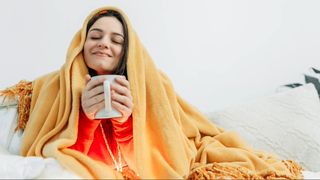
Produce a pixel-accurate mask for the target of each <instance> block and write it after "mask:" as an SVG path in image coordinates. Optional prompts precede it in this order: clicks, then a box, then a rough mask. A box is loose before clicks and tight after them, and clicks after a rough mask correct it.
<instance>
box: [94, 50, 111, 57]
mask: <svg viewBox="0 0 320 180" xmlns="http://www.w3.org/2000/svg"><path fill="white" fill-rule="evenodd" d="M92 54H94V55H96V56H100V57H112V56H111V55H110V54H109V53H107V52H103V51H94V52H93V53H92Z"/></svg>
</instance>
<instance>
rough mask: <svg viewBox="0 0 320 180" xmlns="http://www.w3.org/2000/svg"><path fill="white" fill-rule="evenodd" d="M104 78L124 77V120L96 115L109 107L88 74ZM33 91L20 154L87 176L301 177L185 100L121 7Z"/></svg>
mask: <svg viewBox="0 0 320 180" xmlns="http://www.w3.org/2000/svg"><path fill="white" fill-rule="evenodd" d="M106 74H121V75H124V76H125V77H126V78H118V79H116V84H115V85H114V86H112V87H111V90H112V91H113V93H112V102H113V104H112V105H113V107H114V108H116V109H117V110H118V111H119V112H121V114H122V117H121V118H105V119H95V118H94V115H95V114H96V113H97V111H99V110H100V109H101V108H103V107H104V103H103V102H104V96H103V94H104V87H103V82H104V80H105V79H103V78H97V79H91V77H92V76H95V75H106ZM26 86H27V87H28V88H29V89H27V90H28V92H29V94H28V93H24V95H23V96H24V97H29V98H30V96H31V97H32V99H31V103H30V101H28V102H24V101H20V103H24V105H25V106H21V107H26V108H23V109H20V110H19V111H21V112H22V114H28V113H29V112H30V116H29V118H28V121H27V122H26V123H27V124H26V127H25V130H24V139H23V142H22V147H21V154H22V155H25V156H34V155H35V156H43V157H53V158H56V159H57V160H58V161H59V162H60V163H61V164H62V165H63V166H64V167H66V168H67V169H69V170H72V171H73V172H75V173H76V174H78V175H79V176H81V177H84V178H98V179H103V178H112V179H115V178H129V179H130V178H131V179H137V178H141V179H149V178H152V179H154V178H161V179H171V178H172V179H173V178H175V179H182V178H189V179H205V178H208V179H226V178H228V179H230V178H234V179H260V178H269V179H273V178H288V179H300V178H301V177H302V175H301V167H300V166H299V165H298V164H297V163H295V162H294V161H291V160H283V161H281V160H279V159H277V158H275V157H273V156H270V155H269V154H264V153H258V152H257V151H255V150H253V149H252V148H251V147H250V146H248V145H247V144H246V143H245V142H244V141H243V140H242V139H241V138H240V137H239V136H238V135H237V134H236V133H233V132H227V131H224V130H223V129H221V128H219V127H217V126H216V125H215V124H213V123H211V122H210V121H209V120H208V119H207V118H206V117H205V116H204V115H203V114H202V113H200V112H199V111H198V110H196V109H195V108H193V107H192V106H191V105H189V104H188V103H187V102H186V101H184V100H183V99H182V98H180V96H179V95H177V94H176V92H175V90H174V88H173V86H172V84H171V82H170V80H169V78H168V77H167V76H166V75H165V74H164V73H163V72H161V71H159V70H158V68H157V67H156V66H155V64H154V63H153V61H152V59H151V57H150V56H149V54H148V52H147V50H146V49H145V48H144V47H143V45H142V44H141V42H140V40H139V38H138V36H137V34H136V33H135V32H134V30H133V28H132V26H131V25H130V23H129V19H128V18H127V16H126V15H125V14H124V13H123V12H122V11H121V10H119V9H117V8H114V7H103V8H99V9H97V10H94V11H93V12H92V13H91V14H90V15H89V16H88V17H87V19H86V20H85V22H84V24H83V26H82V28H81V29H80V31H79V32H78V33H77V34H76V35H75V37H74V38H73V40H72V42H71V45H70V48H69V50H68V55H67V60H66V62H65V64H64V66H63V67H62V68H61V69H60V70H59V71H56V72H53V73H50V74H47V75H44V76H42V77H40V78H38V79H36V80H35V81H33V82H32V85H31V84H30V83H29V84H26ZM17 87H20V86H17ZM16 89H17V88H15V87H14V88H11V89H10V90H7V91H3V92H2V94H4V95H8V94H9V95H10V94H12V92H18V91H14V90H16ZM17 94H18V93H17ZM20 98H21V97H20ZM133 104H134V105H133ZM28 107H30V111H28ZM48 107H50V108H48ZM24 110H25V111H24Z"/></svg>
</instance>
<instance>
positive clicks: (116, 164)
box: [100, 123, 122, 172]
mask: <svg viewBox="0 0 320 180" xmlns="http://www.w3.org/2000/svg"><path fill="white" fill-rule="evenodd" d="M100 128H101V131H102V136H103V140H104V142H105V144H106V146H107V149H108V152H109V154H110V156H111V159H112V161H113V164H114V166H115V167H116V169H117V171H118V172H122V162H121V152H120V146H119V144H118V142H117V151H118V162H117V161H116V158H115V157H114V155H113V153H112V151H111V149H110V147H109V144H108V141H107V138H106V135H105V133H104V130H103V127H102V123H100Z"/></svg>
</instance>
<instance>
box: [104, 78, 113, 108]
mask: <svg viewBox="0 0 320 180" xmlns="http://www.w3.org/2000/svg"><path fill="white" fill-rule="evenodd" d="M103 91H104V103H105V105H104V106H105V110H106V113H110V112H111V111H112V107H111V92H110V91H111V90H110V82H109V81H108V80H105V81H104V82H103Z"/></svg>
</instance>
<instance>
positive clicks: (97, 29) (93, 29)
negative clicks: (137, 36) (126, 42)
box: [89, 28, 124, 38]
mask: <svg viewBox="0 0 320 180" xmlns="http://www.w3.org/2000/svg"><path fill="white" fill-rule="evenodd" d="M91 31H99V32H103V30H102V29H99V28H92V29H91V30H90V31H89V32H91ZM112 34H115V35H118V36H121V37H122V38H124V36H123V35H122V34H120V33H116V32H113V33H112Z"/></svg>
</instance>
